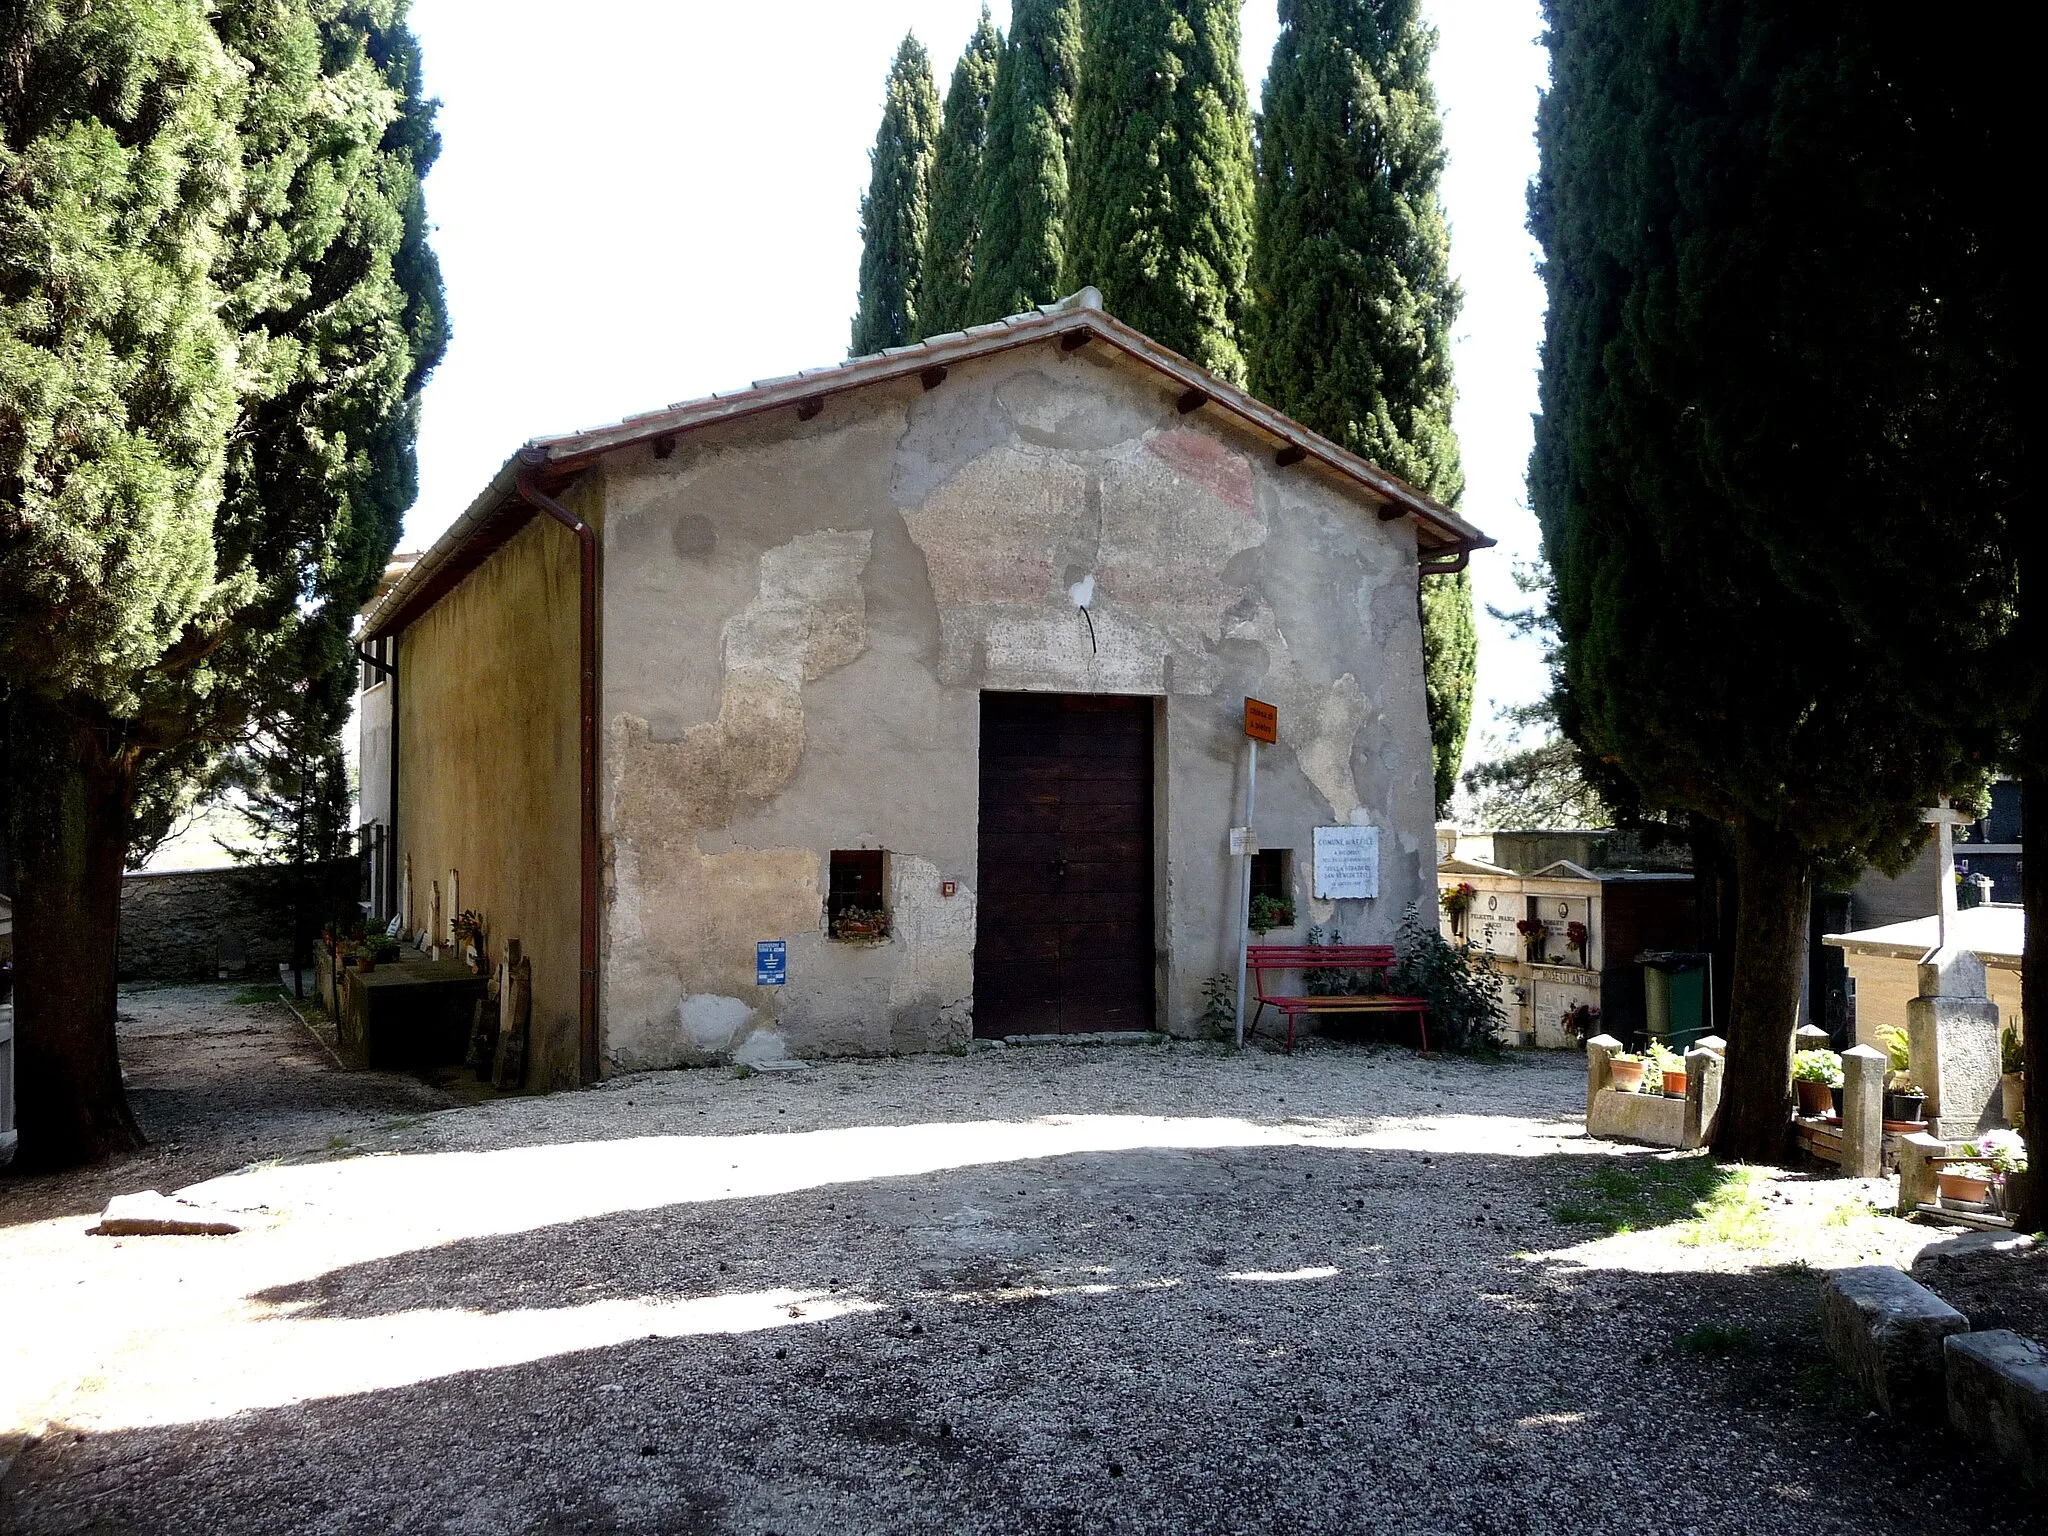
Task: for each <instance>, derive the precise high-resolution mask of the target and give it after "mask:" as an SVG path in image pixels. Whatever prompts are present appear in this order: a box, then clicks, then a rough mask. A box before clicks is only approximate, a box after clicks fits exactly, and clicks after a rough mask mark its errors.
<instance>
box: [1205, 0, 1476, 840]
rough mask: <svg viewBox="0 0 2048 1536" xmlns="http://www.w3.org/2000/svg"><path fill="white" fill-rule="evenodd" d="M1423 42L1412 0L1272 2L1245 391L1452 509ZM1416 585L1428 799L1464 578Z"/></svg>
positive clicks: (1455, 491) (1460, 742)
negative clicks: (1275, 19) (1275, 24)
mask: <svg viewBox="0 0 2048 1536" xmlns="http://www.w3.org/2000/svg"><path fill="white" fill-rule="evenodd" d="M1435 47H1436V34H1435V33H1434V31H1433V30H1432V29H1431V28H1429V27H1428V26H1427V25H1425V24H1424V22H1423V20H1422V16H1421V5H1420V3H1419V0H1281V5H1280V37H1279V40H1278V42H1277V43H1276V44H1275V45H1274V49H1273V62H1272V66H1271V68H1270V69H1269V70H1268V71H1267V74H1266V94H1265V102H1264V111H1263V113H1262V114H1261V116H1260V135H1259V181H1258V197H1257V203H1256V207H1255V221H1254V222H1255V228H1256V232H1257V242H1256V244H1255V246H1254V249H1253V253H1252V260H1251V284H1250V285H1251V303H1250V307H1249V310H1248V312H1247V315H1246V321H1245V331H1246V337H1247V343H1248V345H1247V350H1248V353H1249V359H1250V371H1251V389H1252V393H1254V394H1255V395H1257V396H1259V398H1261V399H1262V400H1266V401H1268V402H1270V403H1271V404H1273V405H1275V406H1278V407H1279V408H1280V409H1281V410H1283V411H1285V412H1287V413H1288V414H1289V415H1290V416H1293V417H1294V418H1295V419H1296V420H1297V421H1300V422H1302V423H1303V424H1304V425H1306V426H1310V427H1313V428H1315V430H1316V431H1318V432H1320V433H1322V434H1323V435H1324V436H1325V437H1327V438H1329V439H1331V440H1332V441H1333V442H1337V443H1341V444H1342V445H1343V446H1344V447H1346V448H1349V449H1350V450H1352V452H1354V453H1357V454H1359V455H1360V456H1362V457H1364V458H1366V459H1369V460H1370V461H1372V462H1373V463H1375V464H1377V465H1379V466H1380V467H1381V468H1383V469H1387V470H1391V471H1392V472H1393V473H1395V474H1397V475H1399V476H1400V477H1401V478H1402V479H1404V480H1406V481H1407V482H1408V483H1409V484H1411V485H1413V486H1415V487H1416V488H1417V489H1418V490H1421V491H1423V492H1424V493H1426V494H1427V495H1430V496H1433V497H1435V498H1436V499H1437V500H1438V501H1440V502H1443V503H1444V504H1445V505H1446V506H1452V507H1455V506H1456V505H1457V503H1458V499H1459V496H1460V494H1461V493H1462V492H1463V490H1464V485H1465V475H1464V470H1463V468H1462V467H1461V465H1460V464H1459V460H1458V440H1457V437H1456V434H1455V433H1454V432H1453V431H1452V428H1451V405H1452V402H1453V400H1454V399H1455V391H1454V390H1453V388H1452V384H1451V343H1450V332H1451V323H1452V322H1453V321H1454V320H1455V319H1456V318H1457V313H1458V305H1459V302H1460V298H1461V295H1460V294H1459V291H1458V285H1457V283H1456V282H1455V281H1454V280H1453V278H1452V277H1451V270H1450V234H1449V231H1448V229H1447V228H1446V227H1445V224H1444V215H1443V207H1442V205H1441V203H1440V202H1439V200H1438V188H1439V186H1440V185H1441V183H1442V180H1443V170H1444V148H1443V121H1442V118H1441V116H1440V115H1439V113H1438V111H1437V104H1436V92H1435V90H1434V89H1433V88H1432V86H1431V84H1430V79H1429V61H1430V55H1431V53H1432V52H1434V50H1435ZM1421 601H1422V632H1423V657H1424V669H1425V675H1426V683H1427V692H1428V699H1429V725H1430V741H1431V747H1432V750H1433V755H1434V757H1435V767H1436V802H1437V808H1438V811H1439V812H1440V813H1441V812H1442V810H1443V809H1444V808H1445V807H1446V806H1448V804H1449V803H1450V798H1451V794H1452V792H1453V791H1454V790H1455V789H1456V787H1457V781H1458V769H1459V766H1460V764H1461V762H1462V760H1463V758H1464V754H1465V736H1466V732H1467V730H1468V728H1469V727H1470V725H1471V720H1472V682H1473V673H1474V669H1475V666H1476V663H1477V659H1478V644H1479V637H1478V631H1477V628H1476V626H1475V625H1474V622H1473V616H1472V585H1471V578H1470V576H1469V575H1467V574H1465V573H1462V572H1461V573H1460V574H1458V575H1456V576H1450V577H1432V578H1429V579H1428V580H1426V581H1425V582H1424V583H1423V587H1422V599H1421Z"/></svg>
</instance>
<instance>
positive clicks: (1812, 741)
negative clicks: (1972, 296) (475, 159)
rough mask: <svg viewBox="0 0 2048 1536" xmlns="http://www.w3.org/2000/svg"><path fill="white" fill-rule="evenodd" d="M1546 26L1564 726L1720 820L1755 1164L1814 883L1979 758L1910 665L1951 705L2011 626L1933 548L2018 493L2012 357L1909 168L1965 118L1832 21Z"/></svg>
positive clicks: (1860, 29)
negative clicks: (1967, 288) (1937, 526)
mask: <svg viewBox="0 0 2048 1536" xmlns="http://www.w3.org/2000/svg"><path fill="white" fill-rule="evenodd" d="M1547 13H1548V17H1549V23H1550V35H1549V43H1550V49H1551V60H1552V79H1553V88H1552V90H1551V92H1550V93H1549V95H1547V96H1546V97H1545V99H1544V102H1543V106H1542V108H1541V113H1540V116H1539V120H1538V144H1539V148H1540V151H1541V174H1540V177H1539V180H1538V183H1537V185H1536V187H1535V189H1534V191H1533V193H1532V197H1531V227H1532V229H1533V230H1534V232H1535V234H1536V235H1537V237H1538V239H1539V241H1540V242H1541V244H1542V246H1543V250H1544V276H1545V281H1546V286H1547V288H1548V290H1549V298H1550V307H1549V313H1548V316H1547V319H1546V337H1545V344H1544V355H1543V375H1542V383H1541V401H1542V415H1541V416H1540V417H1539V419H1538V423H1537V438H1536V448H1535V452H1534V454H1533V456H1532V458H1531V463H1530V492H1531V499H1532V501H1533V502H1534V505H1535V508H1536V512H1537V515H1538V518H1539V520H1540V521H1541V523H1542V526H1543V537H1544V549H1545V553H1546V556H1547V557H1548V559H1549V562H1550V565H1551V568H1552V570H1553V571H1554V573H1555V579H1556V590H1555V597H1554V604H1553V606H1554V611H1555V613H1556V616H1557V619H1558V624H1559V630H1560V635H1561V638H1562V653H1561V661H1562V674H1563V675H1562V686H1561V688H1560V690H1559V694H1558V703H1559V710H1560V718H1561V721H1562V723H1563V724H1564V726H1565V728H1566V730H1567V732H1568V734H1570V735H1571V737H1572V738H1573V740H1574V741H1575V742H1576V743H1577V744H1578V745H1579V746H1580V747H1581V748H1582V749H1583V751H1584V752H1585V754H1586V756H1587V758H1588V759H1589V761H1591V762H1595V763H1599V764H1601V765H1603V767H1605V768H1609V769H1611V770H1613V771H1614V772H1616V773H1618V774H1620V775H1623V776H1625V778H1626V779H1627V780H1628V782H1629V784H1630V785H1631V787H1632V788H1633V790H1634V791H1635V792H1636V793H1637V794H1638V795H1639V797H1640V799H1641V800H1642V802H1643V803H1644V804H1645V805H1646V806H1648V807H1650V808H1653V809H1666V810H1676V811H1683V812H1691V813H1695V814H1697V815H1699V816H1703V817H1706V818H1708V819H1710V820H1712V821H1713V822H1715V823H1718V824H1719V825H1720V826H1721V827H1722V828H1724V829H1725V833H1726V840H1727V844H1728V846H1729V847H1730V848H1731V849H1732V853H1733V860H1734V866H1735V872H1736V886H1737V911H1736V923H1735V927H1736V939H1735V979H1734V987H1733V993H1732V998H1731V1006H1730V1010H1729V1020H1728V1022H1729V1028H1728V1029H1727V1031H1726V1033H1727V1034H1728V1036H1729V1049H1728V1089H1727V1095H1726V1097H1725V1098H1724V1100H1723V1108H1722V1125H1721V1131H1720V1135H1719V1137H1718V1138H1717V1141H1716V1149H1717V1151H1719V1152H1721V1153H1722V1154H1723V1155H1724V1156H1737V1157H1742V1158H1745V1159H1767V1158H1771V1157H1775V1156H1777V1155H1779V1153H1780V1152H1781V1150H1782V1148H1783V1144H1784V1139H1785V1135H1786V1123H1787V1110H1788V1107H1789V1103H1790V1097H1791V1088H1790V1058H1791V1034H1792V1027H1793V1023H1794V1020H1795V1017H1796V1012H1797V1006H1798V997H1799V991H1800V983H1801V975H1802V969H1803V965H1804V960H1805V950H1806V943H1807V932H1808V923H1809V908H1810V900H1809V897H1810V892H1811V889H1812V886H1813V882H1814V879H1815V877H1816V875H1817V874H1822V873H1826V872H1829V871H1833V872H1834V873H1836V874H1837V875H1844V874H1848V873H1850V872H1852V871H1853V869H1854V868H1855V867H1856V866H1857V865H1858V864H1859V863H1860V862H1862V861H1863V860H1866V859H1869V860H1875V861H1877V862H1879V863H1880V864H1881V865H1894V866H1895V865H1896V864H1897V863H1898V862H1901V861H1903V859H1904V858H1905V857H1906V856H1907V854H1908V853H1909V852H1910V850H1911V849H1912V847H1914V846H1915V845H1916V844H1917V843H1918V842H1919V841H1920V840H1921V839H1922V838H1923V836H1924V828H1922V827H1921V826H1920V825H1919V823H1918V807H1920V806H1923V805H1926V804H1928V803H1930V802H1931V800H1932V799H1933V797H1935V796H1938V795H1940V794H1943V793H1949V792H1953V791H1957V790H1961V789H1964V788H1966V787H1967V786H1968V785H1970V783H1971V782H1972V780H1973V779H1974V778H1975V777H1976V776H1977V775H1978V774H1980V773H1981V771H1982V769H1983V767H1984V766H1985V765H1986V763H1987V761H1988V759H1989V755H1990V753H1991V752H1992V751H1993V750H1994V749H1995V742H1994V741H1993V740H1992V738H1993V737H1994V736H1995V734H1996V733H1995V729H1994V727H1995V724H1996V715H1995V712H1992V711H1989V710H1986V711H1983V712H1981V713H1980V714H1979V715H1978V716H1977V718H1976V719H1975V720H1974V721H1972V720H1968V719H1963V718H1958V717H1956V716H1954V715H1951V716H1948V717H1947V718H1942V717H1940V716H1937V715H1936V714H1935V713H1933V712H1932V711H1931V710H1922V709H1920V708H1918V707H1917V706H1914V705H1912V703H1911V700H1912V699H1913V697H1914V694H1915V692H1916V688H1915V684H1914V682H1913V680H1912V679H1911V678H1910V677H1909V675H1908V674H1907V672H1906V671H1905V670H1904V667H1903V658H1904V657H1905V656H1906V655H1907V654H1908V653H1909V652H1910V651H1911V650H1912V649H1913V648H1914V646H1915V645H1921V646H1924V645H1925V644H1927V643H1931V637H1933V636H1935V635H1942V634H1945V635H1947V636H1948V637H1950V638H1951V639H1952V640H1953V642H1954V644H1953V648H1952V650H1951V651H1950V652H1949V654H1950V655H1952V656H1953V657H1954V658H1955V659H1956V661H1957V663H1958V666H1957V667H1956V668H1954V669H1952V671H1951V682H1952V684H1953V685H1954V686H1956V687H1958V689H1959V690H1960V691H1962V692H1964V693H1968V692H1969V691H1970V690H1971V689H1972V687H1973V686H1974V685H1973V683H1972V675H1973V673H1974V671H1975V670H1976V669H1975V668H1974V667H1973V666H1972V664H1971V661H1970V658H1971V655H1972V653H1973V652H1974V651H1978V650H1981V649H1983V647H1981V646H1979V645H1978V644H1977V643H1976V642H1975V641H1974V640H1973V639H1972V638H1971V636H1973V635H1976V636H1980V637H1981V636H1982V635H1983V633H1984V632H1985V630H1986V629H1987V628H1995V627H1996V625H1997V619H1996V616H1995V615H1996V612H1997V610H1998V609H1999V607H2000V602H1999V600H1998V599H1997V597H1996V595H1995V589H1996V588H1997V587H1998V585H1999V584H2000V582H2001V581H2002V580H2004V577H2003V576H2002V575H2001V574H2000V572H1999V571H1998V570H1997V569H1996V568H1995V567H1996V565H1997V562H1996V561H1995V560H1994V561H1993V562H1992V564H1993V566H1994V568H1993V569H1991V570H1989V571H1982V570H1975V569H1970V568H1968V567H1969V564H1970V560H1971V558H1972V556H1970V555H1966V556H1964V557H1963V559H1962V560H1961V561H1960V562H1959V561H1958V560H1957V557H1956V555H1955V553H1954V551H1952V550H1951V549H1949V548H1947V547H1945V546H1946V541H1947V540H1948V539H1949V537H1950V534H1951V531H1954V532H1956V533H1957V534H1959V535H1963V534H1965V532H1966V531H1967V530H1970V529H1973V528H1978V527H1982V526H1984V524H1985V523H1986V522H1987V521H1990V520H1992V514H1991V509H1992V508H1995V507H1996V506H1997V505H1998V504H1999V502H2000V501H2001V499H2003V498H2006V496H2007V490H2006V487H2007V486H2009V485H2010V484H2011V481H2010V480H2009V479H2008V478H2007V475H2008V473H2009V472H2008V471H1999V470H1997V455H1996V454H1991V455H1989V456H1987V455H1986V454H1985V452H1984V450H1985V448H1986V444H1985V442H1984V440H1983V438H1982V436H1981V435H1980V433H1981V430H1982V427H1983V426H1984V424H1985V421H1986V420H1987V419H1988V420H1989V422H1990V423H1991V424H1992V425H1994V426H1995V425H1996V423H1997V421H1998V420H1999V407H1998V399H1997V388H1998V384H1997V379H1996V377H1995V376H1996V375H1997V374H1999V373H2000V372H2002V371H2004V364H2003V362H2002V361H2001V358H2002V357H2003V356H2008V355H2009V354H2007V353H2005V352H2004V351H2003V349H2002V347H2001V346H2000V345H1999V344H1998V336H1999V334H2000V332H2001V329H2002V328H2001V327H2000V326H1998V325H1996V324H1993V325H1989V326H1984V325H1983V324H1982V322H1981V320H1980V319H1979V318H1978V317H1977V316H1976V315H1975V314H1974V313H1970V314H1968V315H1965V316H1958V315H1957V314H1955V313H1954V311H1955V310H1956V309H1963V310H1965V311H1973V310H1974V306H1973V305H1971V304H1967V303H1966V304H1961V305H1957V304H1953V303H1952V302H1950V301H1951V300H1952V299H1953V298H1955V297H1957V296H1958V295H1956V294H1955V293H1954V292H1953V291H1952V290H1951V292H1950V293H1949V295H1948V296H1946V297H1944V296H1943V293H1942V287H1946V286H1947V280H1948V279H1950V278H1953V277H1955V276H1956V275H1957V273H1958V270H1959V267H1967V265H1968V262H1969V258H1968V255H1967V251H1966V247H1967V246H1968V245H1969V244H1971V243H1972V241H1971V238H1970V234H1969V231H1968V230H1967V228H1965V229H1963V230H1961V231H1958V230H1957V229H1956V228H1955V220H1954V219H1953V218H1951V217H1950V215H1951V214H1955V213H1960V214H1963V215H1964V219H1963V223H1964V224H1965V225H1967V223H1968V215H1969V213H1970V210H1969V209H1967V208H1954V209H1951V208H1949V207H1947V206H1946V204H1947V197H1946V195H1945V194H1943V193H1942V191H1941V188H1942V185H1943V182H1944V180H1945V178H1946V177H1948V176H1949V175H1950V174H1952V173H1953V171H1954V170H1955V169H1956V168H1957V167H1956V165H1955V164H1954V163H1953V162H1952V161H1951V160H1950V157H1948V156H1945V155H1936V156H1933V157H1931V158H1930V159H1929V160H1928V161H1927V162H1926V163H1921V156H1920V153H1919V151H1917V150H1916V149H1915V147H1914V144H1915V141H1916V140H1918V139H1920V138H1921V136H1922V135H1928V136H1929V139H1930V142H1932V141H1938V140H1940V139H1941V138H1942V137H1944V136H1945V134H1946V132H1947V129H1946V128H1944V127H1942V126H1940V125H1943V124H1952V123H1953V122H1954V121H1956V120H1957V116H1958V113H1959V112H1960V113H1962V114H1963V115H1967V113H1968V111H1969V110H1970V109H1969V106H1968V103H1967V101H1964V100H1959V99H1957V98H1955V97H1950V98H1948V99H1943V95H1942V93H1943V92H1944V91H1946V90H1948V89H1950V87H1949V86H1948V85H1947V84H1946V83H1944V82H1940V81H1930V80H1929V79H1928V76H1929V75H1930V74H1931V73H1938V72H1929V71H1926V70H1925V69H1923V68H1920V67H1918V66H1917V64H1916V62H1915V60H1914V59H1913V57H1912V56H1911V51H1910V50H1911V49H1912V47H1913V46H1915V44H1914V43H1913V41H1912V39H1910V38H1909V37H1907V36H1906V35H1904V34H1901V33H1899V32H1898V31H1897V30H1896V29H1894V28H1891V27H1890V26H1889V25H1888V23H1887V22H1886V21H1885V20H1884V19H1883V18H1881V17H1879V16H1877V15H1875V14H1873V13H1870V12H1868V10H1867V8H1865V7H1861V6H1857V5H1854V4H1852V3H1850V0H1839V3H1837V4H1832V5H1816V6H1811V7H1792V8H1785V7H1777V6H1768V5H1764V4H1762V3H1753V4H1723V3H1718V0H1673V3H1670V4H1667V5H1662V6H1659V7H1655V8H1652V9H1648V10H1646V9H1645V8H1644V7H1642V6H1640V5H1636V4H1632V3H1627V0H1549V4H1548V5H1547ZM1956 88H1957V89H1959V90H1960V89H1961V87H1960V86H1958V87H1956ZM1968 89H1970V90H1974V89H1975V86H1974V85H1971V86H1970V87H1969V88H1968ZM1944 226H1947V227H1944ZM1959 236H1960V237H1961V238H1960V239H1959ZM1937 283H1939V284H1941V285H1942V287H1932V286H1931V285H1933V284H1937ZM1930 301H1931V302H1930ZM2006 318H2007V319H2008V321H2009V320H2010V316H2007V317H2006ZM2012 333H2013V334H2017V331H2016V328H2012ZM2008 377H2009V375H2008ZM1987 388H1988V394H1987V393H1980V391H1985V390H1987ZM1987 411H1988V413H1989V415H1988V418H1987V417H1986V414H1985V413H1986V412H1987ZM2005 419H2007V420H2009V419H2010V418H2009V416H2007V417H2006V418H2005ZM1987 470H1990V471H1992V472H1987ZM2001 481H2003V482H2004V484H2001ZM1937 506H1938V507H1940V508H1941V509H1942V515H1941V522H1942V530H1941V532H1940V533H1938V534H1934V535H1932V536H1930V532H1929V525H1928V522H1927V517H1928V509H1929V508H1930V507H1937ZM1959 542H1961V543H1963V544H1965V545H1968V546H1970V549H1971V551H1972V554H1973V555H1974V556H1975V557H1979V558H1981V557H1982V556H1983V555H1984V554H1985V553H1986V552H1987V541H1980V540H1976V539H1972V538H1969V537H1967V536H1964V537H1960V539H1959ZM1936 546H1944V547H1936ZM1921 566H1925V567H1928V568H1931V569H1932V570H1933V571H1934V572H1935V574H1936V575H1937V576H1938V577H1940V578H1941V580H1940V582H1939V585H1941V586H1943V587H1947V588H1949V589H1950V590H1947V591H1945V592H1942V593H1940V594H1939V595H1937V594H1936V592H1935V591H1934V589H1933V588H1932V587H1930V586H1929V585H1927V583H1926V581H1925V579H1924V578H1915V579H1913V580H1912V581H1911V582H1910V583H1909V585H1908V586H1907V587H1905V588H1904V589H1903V595H1905V596H1907V597H1909V598H1918V597H1924V598H1925V599H1926V601H1925V602H1924V603H1914V602H1898V601H1896V599H1897V598H1898V597H1900V596H1901V595H1902V592H1901V589H1893V590H1892V591H1889V592H1886V593H1884V594H1882V599H1883V600H1880V595H1879V593H1878V592H1877V591H1876V590H1874V589H1872V588H1870V587H1869V586H1868V580H1869V578H1870V577H1871V576H1872V575H1881V574H1882V573H1883V572H1884V571H1886V570H1887V569H1889V570H1891V571H1893V572H1901V573H1903V572H1908V571H1910V570H1912V569H1915V568H1917V567H1921ZM1987 589H1992V590H1990V591H1989V594H1988V600H1987ZM1855 593H1862V594H1863V595H1862V596H1861V597H1858V598H1854V599H1853V600H1852V598H1851V595H1852V594H1855ZM1916 609H1917V610H1921V611H1915V610H1916ZM1971 614H1975V615H1976V617H1974V618H1972V617H1969V615H1971ZM1959 615H1960V616H1961V617H1958V616H1959ZM1916 627H1917V628H1918V630H1919V635H1918V637H1917V638H1916V637H1915V636H1914V630H1915V629H1916ZM1909 641H1911V642H1912V643H1910V644H1909V643H1907V642H1909ZM2015 659H2017V658H2016V657H2015Z"/></svg>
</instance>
